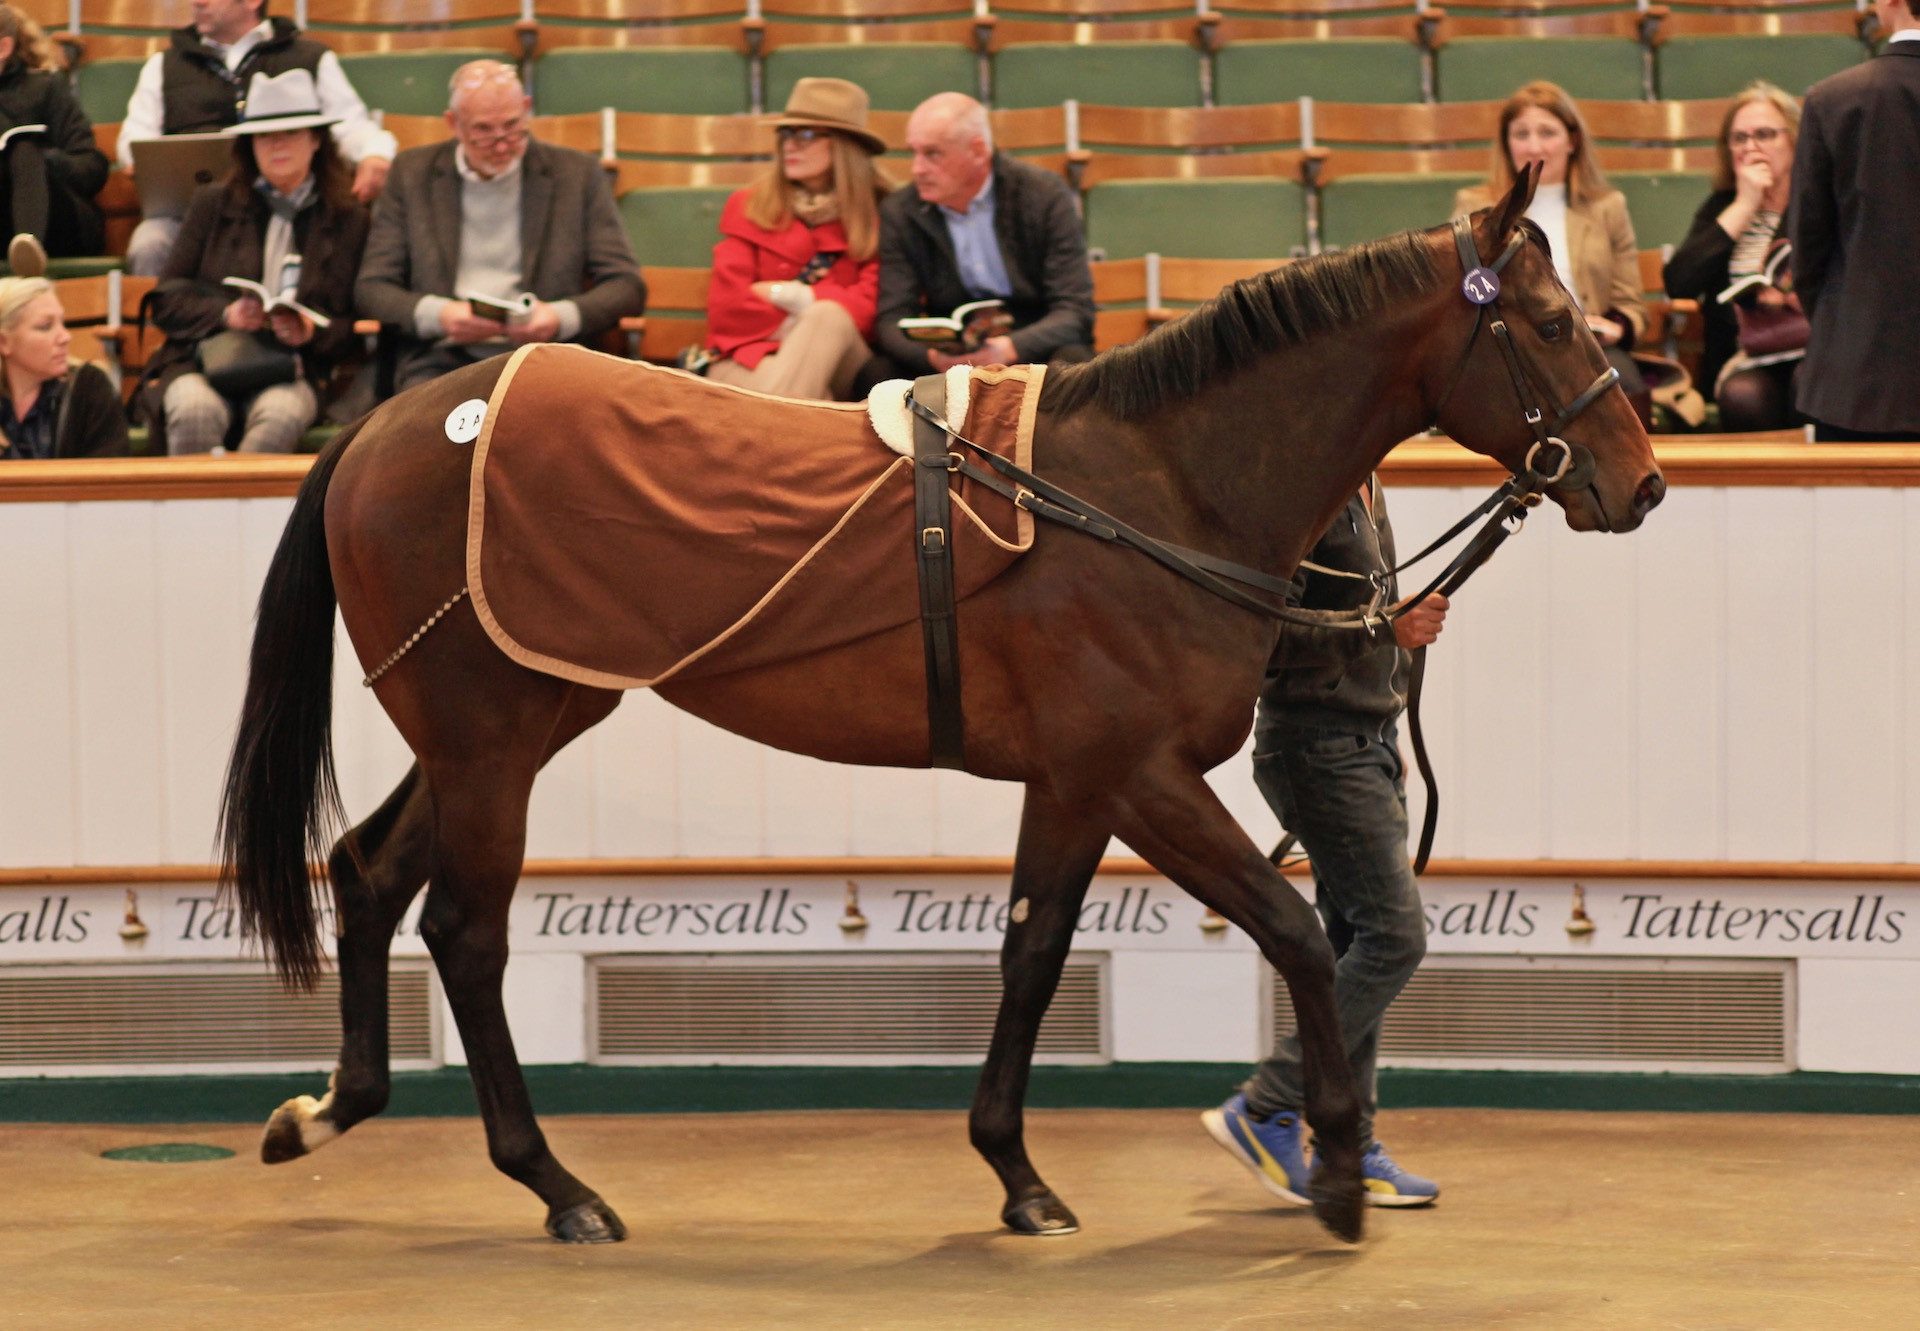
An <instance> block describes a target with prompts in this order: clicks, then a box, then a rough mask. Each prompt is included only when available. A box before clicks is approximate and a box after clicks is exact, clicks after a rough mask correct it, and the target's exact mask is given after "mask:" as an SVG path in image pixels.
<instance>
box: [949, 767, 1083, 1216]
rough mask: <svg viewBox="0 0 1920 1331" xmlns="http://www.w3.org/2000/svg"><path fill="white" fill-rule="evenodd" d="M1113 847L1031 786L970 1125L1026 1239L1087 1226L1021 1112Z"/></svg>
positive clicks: (1008, 1209)
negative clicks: (1042, 1158) (1077, 928)
mask: <svg viewBox="0 0 1920 1331" xmlns="http://www.w3.org/2000/svg"><path fill="white" fill-rule="evenodd" d="M1106 845H1107V831H1106V829H1105V828H1104V827H1099V826H1096V825H1094V824H1092V823H1090V822H1089V821H1088V820H1086V819H1085V818H1083V817H1081V816H1079V815H1076V814H1074V813H1072V812H1069V811H1068V810H1066V809H1063V808H1062V807H1061V806H1060V805H1059V803H1058V802H1056V801H1055V800H1054V799H1053V798H1052V797H1051V796H1050V795H1048V794H1046V793H1044V792H1042V791H1040V790H1038V789H1036V788H1035V787H1032V786H1029V787H1028V788H1027V799H1026V807H1025V809H1024V811H1023V812H1022V814H1021V817H1020V845H1019V851H1018V854H1017V855H1016V856H1015V859H1014V864H1013V909H1012V912H1011V913H1010V915H1009V916H1008V921H1007V937H1006V941H1005V943H1004V944H1002V946H1001V949H1000V980H1001V994H1000V1015H999V1017H998V1018H997V1019H996V1020H995V1021H994V1024H993V1043H992V1045H991V1046H990V1048H989V1049H988V1051H987V1062H986V1066H985V1067H983V1068H982V1069H981V1071H980V1085H979V1088H978V1089H977V1090H976V1091H975V1092H974V1097H973V1114H972V1118H971V1119H970V1121H969V1124H968V1127H969V1130H970V1133H971V1136H972V1138H973V1145H974V1149H975V1150H977V1151H979V1152H980V1154H981V1155H982V1156H984V1157H986V1161H987V1163H988V1164H989V1165H991V1166H993V1172H994V1173H996V1174H998V1175H999V1176H1000V1182H1001V1184H1002V1185H1003V1186H1004V1187H1005V1188H1006V1190H1007V1200H1006V1205H1005V1207H1004V1208H1002V1210H1001V1212H1000V1219H1001V1220H1003V1221H1004V1222H1005V1223H1006V1224H1007V1225H1008V1226H1009V1227H1010V1228H1012V1229H1014V1230H1016V1231H1018V1232H1019V1233H1022V1234H1071V1233H1073V1232H1074V1231H1075V1230H1077V1229H1079V1227H1080V1222H1079V1221H1078V1220H1076V1219H1074V1215H1073V1212H1072V1211H1070V1210H1068V1209H1067V1205H1066V1203H1065V1202H1063V1201H1061V1200H1060V1198H1059V1197H1057V1196H1056V1195H1054V1192H1053V1189H1051V1188H1049V1187H1048V1186H1047V1185H1046V1184H1045V1183H1044V1182H1042V1181H1041V1178H1040V1175H1039V1173H1038V1171H1036V1170H1035V1169H1034V1167H1033V1163H1032V1162H1031V1161H1030V1160H1028V1159H1027V1145H1026V1131H1025V1122H1024V1118H1023V1114H1022V1105H1023V1104H1024V1103H1025V1101H1026V1096H1027V1074H1028V1072H1029V1071H1030V1070H1031V1068H1032V1066H1033V1046H1034V1042H1035V1041H1036V1040H1037V1039H1038V1038H1039V1034H1040V1019H1041V1018H1042V1017H1043V1016H1045V1015H1046V1011H1047V1004H1048V1003H1050V1002H1052V1001H1053V991H1054V988H1055V987H1056V986H1057V985H1058V984H1059V982H1060V968H1061V966H1062V965H1064V964H1065V962H1066V959H1067V952H1068V950H1069V949H1070V948H1071V947H1072V946H1073V930H1074V925H1075V923H1076V922H1077V921H1078V920H1079V918H1080V903H1081V901H1082V900H1084V899H1085V897H1086V894H1087V884H1088V882H1090V881H1091V880H1092V878H1093V871H1094V870H1095V869H1096V868H1098V867H1099V864H1100V854H1101V852H1102V851H1104V850H1105V849H1106Z"/></svg>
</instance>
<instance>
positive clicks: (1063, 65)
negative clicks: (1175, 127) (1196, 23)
mask: <svg viewBox="0 0 1920 1331" xmlns="http://www.w3.org/2000/svg"><path fill="white" fill-rule="evenodd" d="M1068 98H1074V99H1076V100H1079V101H1082V102H1089V103H1092V104H1093V105H1095V106H1198V105H1200V54H1199V52H1197V51H1195V50H1194V49H1193V48H1192V47H1190V46H1185V45H1183V44H1181V43H1179V42H1100V43H1096V44H1092V45H1079V44H1076V43H1073V42H1032V43H1027V44H1023V45H1020V46H1009V47H1008V48H1007V49H1006V50H1004V51H1002V52H1000V53H999V54H998V55H996V56H995V57H994V58H993V104H994V105H995V106H1008V107H1013V106H1058V105H1059V104H1060V103H1062V102H1064V101H1066V100H1067V99H1068Z"/></svg>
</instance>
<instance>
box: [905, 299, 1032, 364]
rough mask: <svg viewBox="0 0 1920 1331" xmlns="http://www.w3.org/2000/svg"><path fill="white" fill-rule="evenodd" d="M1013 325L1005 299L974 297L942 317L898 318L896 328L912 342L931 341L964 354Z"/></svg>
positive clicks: (943, 347)
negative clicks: (949, 315)
mask: <svg viewBox="0 0 1920 1331" xmlns="http://www.w3.org/2000/svg"><path fill="white" fill-rule="evenodd" d="M1012 327H1013V315H1012V314H1011V313H1009V312H1008V310H1007V305H1006V302H1005V301H1002V300H975V301H969V302H967V303H966V304H965V305H962V306H960V307H959V308H958V309H956V310H954V312H953V315H952V317H950V318H946V319H936V318H917V319H902V320H901V321H900V331H901V332H903V333H905V334H906V335H907V336H908V337H910V338H912V339H913V340H914V341H915V342H931V343H935V344H937V345H938V346H939V348H940V349H941V350H942V351H947V352H950V353H955V354H958V353H964V352H969V351H978V350H979V349H980V344H981V343H982V342H985V341H986V340H987V339H988V338H990V337H998V336H999V335H1000V334H1002V333H1004V332H1007V331H1008V330H1010V329H1011V328H1012Z"/></svg>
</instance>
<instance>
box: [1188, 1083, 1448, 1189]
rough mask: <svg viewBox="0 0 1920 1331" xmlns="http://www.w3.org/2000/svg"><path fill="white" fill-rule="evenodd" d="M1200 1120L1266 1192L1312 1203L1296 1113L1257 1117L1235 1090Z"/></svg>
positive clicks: (1302, 1133) (1303, 1136)
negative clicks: (1233, 1093) (1257, 1180)
mask: <svg viewBox="0 0 1920 1331" xmlns="http://www.w3.org/2000/svg"><path fill="white" fill-rule="evenodd" d="M1200 1122H1201V1123H1202V1124H1204V1125H1205V1126H1206V1129H1207V1132H1208V1133H1209V1134H1210V1135H1211V1136H1212V1137H1213V1139H1214V1140H1215V1141H1217V1142H1219V1143H1220V1145H1221V1146H1222V1147H1224V1148H1225V1150H1226V1152H1227V1154H1229V1155H1231V1156H1232V1157H1233V1158H1234V1159H1235V1160H1238V1161H1239V1162H1240V1163H1241V1164H1243V1165H1245V1166H1246V1167H1247V1168H1248V1169H1250V1170H1252V1171H1253V1176H1254V1177H1255V1178H1257V1179H1259V1180H1260V1183H1261V1186H1263V1187H1264V1188H1266V1190H1267V1191H1268V1192H1270V1193H1272V1194H1273V1195H1274V1196H1276V1197H1282V1198H1285V1199H1286V1200H1287V1201H1290V1202H1292V1203H1294V1204H1295V1205H1296V1206H1311V1205H1313V1203H1312V1201H1311V1200H1310V1194H1309V1193H1308V1191H1307V1179H1308V1178H1309V1176H1310V1171H1309V1170H1308V1169H1307V1151H1306V1140H1307V1137H1306V1128H1305V1125H1304V1124H1302V1123H1301V1121H1300V1116H1299V1115H1298V1114H1275V1115H1274V1116H1273V1117H1272V1118H1269V1119H1264V1120H1263V1119H1257V1118H1255V1117H1254V1116H1253V1115H1252V1114H1251V1113H1249V1112H1248V1111H1247V1097H1246V1095H1245V1093H1243V1092H1236V1093H1235V1095H1234V1096H1233V1098H1232V1099H1231V1100H1228V1101H1227V1102H1226V1103H1225V1104H1223V1105H1221V1106H1220V1107H1219V1108H1218V1109H1209V1110H1207V1111H1206V1112H1205V1113H1204V1114H1202V1115H1200ZM1369 1186H1371V1185H1369ZM1429 1186H1431V1185H1429Z"/></svg>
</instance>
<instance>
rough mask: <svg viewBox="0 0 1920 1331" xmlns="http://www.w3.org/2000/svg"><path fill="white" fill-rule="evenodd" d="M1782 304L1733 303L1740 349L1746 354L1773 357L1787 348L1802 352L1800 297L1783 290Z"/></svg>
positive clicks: (1804, 329) (1805, 326)
mask: <svg viewBox="0 0 1920 1331" xmlns="http://www.w3.org/2000/svg"><path fill="white" fill-rule="evenodd" d="M1786 296H1787V303H1786V304H1784V305H1772V306H1768V305H1760V304H1753V305H1736V306H1734V307H1733V317H1734V319H1735V320H1736V321H1737V322H1738V323H1739V325H1740V350H1742V351H1744V352H1746V353H1747V354H1748V355H1749V356H1775V355H1779V354H1780V353H1782V352H1786V351H1805V350H1806V347H1807V334H1808V333H1809V331H1810V329H1809V326H1808V324H1807V315H1806V311H1805V310H1802V309H1801V308H1800V298H1799V297H1798V296H1796V295H1794V294H1793V293H1792V292H1791V291H1789V292H1787V293H1786Z"/></svg>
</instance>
